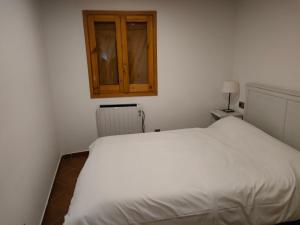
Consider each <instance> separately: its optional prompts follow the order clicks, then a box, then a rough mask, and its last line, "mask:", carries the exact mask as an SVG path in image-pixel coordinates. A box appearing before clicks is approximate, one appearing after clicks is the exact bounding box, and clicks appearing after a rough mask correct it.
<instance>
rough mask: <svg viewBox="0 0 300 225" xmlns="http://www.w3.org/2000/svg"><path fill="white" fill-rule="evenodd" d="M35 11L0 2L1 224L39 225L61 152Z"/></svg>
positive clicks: (31, 5)
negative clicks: (56, 139)
mask: <svg viewBox="0 0 300 225" xmlns="http://www.w3.org/2000/svg"><path fill="white" fill-rule="evenodd" d="M37 11H38V8H37V5H36V3H35V2H33V1H30V0H1V2H0V32H1V34H0V107H1V110H0V182H1V184H0V223H1V224H2V225H23V224H26V225H37V224H39V222H40V220H41V217H42V213H43V210H44V207H45V202H46V198H47V196H48V193H49V190H50V185H51V182H52V179H53V176H54V172H55V169H56V165H57V162H58V157H59V153H58V151H57V147H56V143H55V136H54V128H53V115H52V113H51V106H50V100H49V90H48V83H49V82H48V79H47V77H46V73H45V64H44V55H43V54H44V49H43V46H42V43H41V36H40V24H39V21H40V19H39V15H38V14H37Z"/></svg>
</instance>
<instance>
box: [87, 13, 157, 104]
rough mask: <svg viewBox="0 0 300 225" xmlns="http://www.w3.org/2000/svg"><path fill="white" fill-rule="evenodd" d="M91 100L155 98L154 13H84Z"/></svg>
mask: <svg viewBox="0 0 300 225" xmlns="http://www.w3.org/2000/svg"><path fill="white" fill-rule="evenodd" d="M83 19H84V28H85V40H86V52H87V59H88V60H87V61H88V68H89V82H90V92H91V97H92V98H103V97H122V96H124V97H126V96H142V95H157V68H156V12H154V11H146V12H134V11H133V12H132V11H130V12H127V11H126V12H125V11H83Z"/></svg>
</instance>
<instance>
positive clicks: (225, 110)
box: [222, 109, 234, 113]
mask: <svg viewBox="0 0 300 225" xmlns="http://www.w3.org/2000/svg"><path fill="white" fill-rule="evenodd" d="M222 111H223V112H226V113H233V112H234V110H233V109H223V110H222Z"/></svg>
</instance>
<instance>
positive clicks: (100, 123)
mask: <svg viewBox="0 0 300 225" xmlns="http://www.w3.org/2000/svg"><path fill="white" fill-rule="evenodd" d="M144 120H145V114H144V112H143V110H142V107H141V105H138V104H120V105H100V107H99V108H98V109H97V127H98V136H99V137H103V136H110V135H119V134H134V133H141V132H144Z"/></svg>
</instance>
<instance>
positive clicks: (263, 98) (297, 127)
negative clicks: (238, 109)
mask: <svg viewBox="0 0 300 225" xmlns="http://www.w3.org/2000/svg"><path fill="white" fill-rule="evenodd" d="M246 89H247V95H246V96H247V97H246V108H245V116H244V118H245V120H246V121H247V122H249V123H251V124H253V125H255V126H256V127H258V128H260V129H262V130H264V131H265V132H267V133H269V134H270V135H272V136H274V137H276V138H277V139H279V140H281V141H283V142H285V143H287V144H289V145H291V146H293V147H294V148H297V149H298V150H300V92H299V91H291V90H285V89H281V88H276V87H271V86H267V85H262V84H256V83H249V84H247V85H246Z"/></svg>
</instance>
